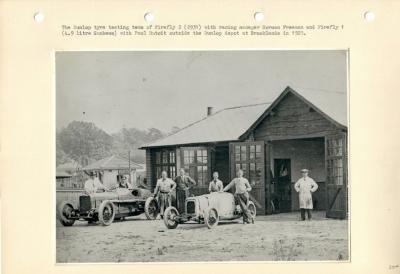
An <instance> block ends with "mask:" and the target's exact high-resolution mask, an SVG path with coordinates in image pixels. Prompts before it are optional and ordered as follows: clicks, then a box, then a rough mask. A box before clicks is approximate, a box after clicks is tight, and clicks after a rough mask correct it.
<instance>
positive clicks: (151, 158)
mask: <svg viewBox="0 0 400 274" xmlns="http://www.w3.org/2000/svg"><path fill="white" fill-rule="evenodd" d="M154 165H155V152H154V151H153V150H151V149H146V180H147V185H148V186H150V191H153V189H154V188H155V186H156V183H157V178H156V175H155V173H154Z"/></svg>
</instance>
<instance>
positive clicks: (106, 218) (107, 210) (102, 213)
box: [99, 201, 115, 225]
mask: <svg viewBox="0 0 400 274" xmlns="http://www.w3.org/2000/svg"><path fill="white" fill-rule="evenodd" d="M114 217H115V208H114V204H113V203H112V202H110V201H103V202H102V203H101V204H100V207H99V221H100V223H101V224H102V225H110V224H112V222H113V221H114Z"/></svg>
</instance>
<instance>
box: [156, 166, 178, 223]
mask: <svg viewBox="0 0 400 274" xmlns="http://www.w3.org/2000/svg"><path fill="white" fill-rule="evenodd" d="M175 188H176V183H175V182H174V181H173V180H171V179H170V178H167V172H166V171H165V170H164V171H163V172H162V173H161V179H158V181H157V185H156V188H155V189H154V196H157V198H158V199H157V200H158V205H159V207H160V215H161V218H162V217H163V216H164V210H165V209H166V208H167V207H169V206H171V195H172V192H173V191H174V190H175Z"/></svg>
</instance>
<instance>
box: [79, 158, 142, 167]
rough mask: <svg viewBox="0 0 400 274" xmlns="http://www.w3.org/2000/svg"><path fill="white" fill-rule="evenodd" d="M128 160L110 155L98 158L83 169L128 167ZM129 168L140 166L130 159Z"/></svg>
mask: <svg viewBox="0 0 400 274" xmlns="http://www.w3.org/2000/svg"><path fill="white" fill-rule="evenodd" d="M128 168H129V161H128V159H125V158H122V157H119V156H117V155H112V156H110V157H107V158H104V159H101V160H98V161H96V162H94V163H91V164H90V165H87V166H85V167H84V168H83V170H106V169H128ZM131 168H132V169H136V168H140V165H139V164H137V163H135V162H132V161H131Z"/></svg>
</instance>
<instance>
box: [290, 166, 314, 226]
mask: <svg viewBox="0 0 400 274" xmlns="http://www.w3.org/2000/svg"><path fill="white" fill-rule="evenodd" d="M301 174H302V175H303V177H301V178H300V179H299V180H298V181H297V182H296V183H295V184H294V189H295V190H296V191H297V192H298V193H299V204H300V205H299V206H300V213H301V220H303V221H304V220H305V219H306V212H307V215H308V216H307V217H308V220H311V210H312V209H313V201H312V193H313V192H315V191H316V190H317V189H318V185H317V183H316V182H315V181H314V180H313V179H312V178H310V177H308V169H302V170H301Z"/></svg>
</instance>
